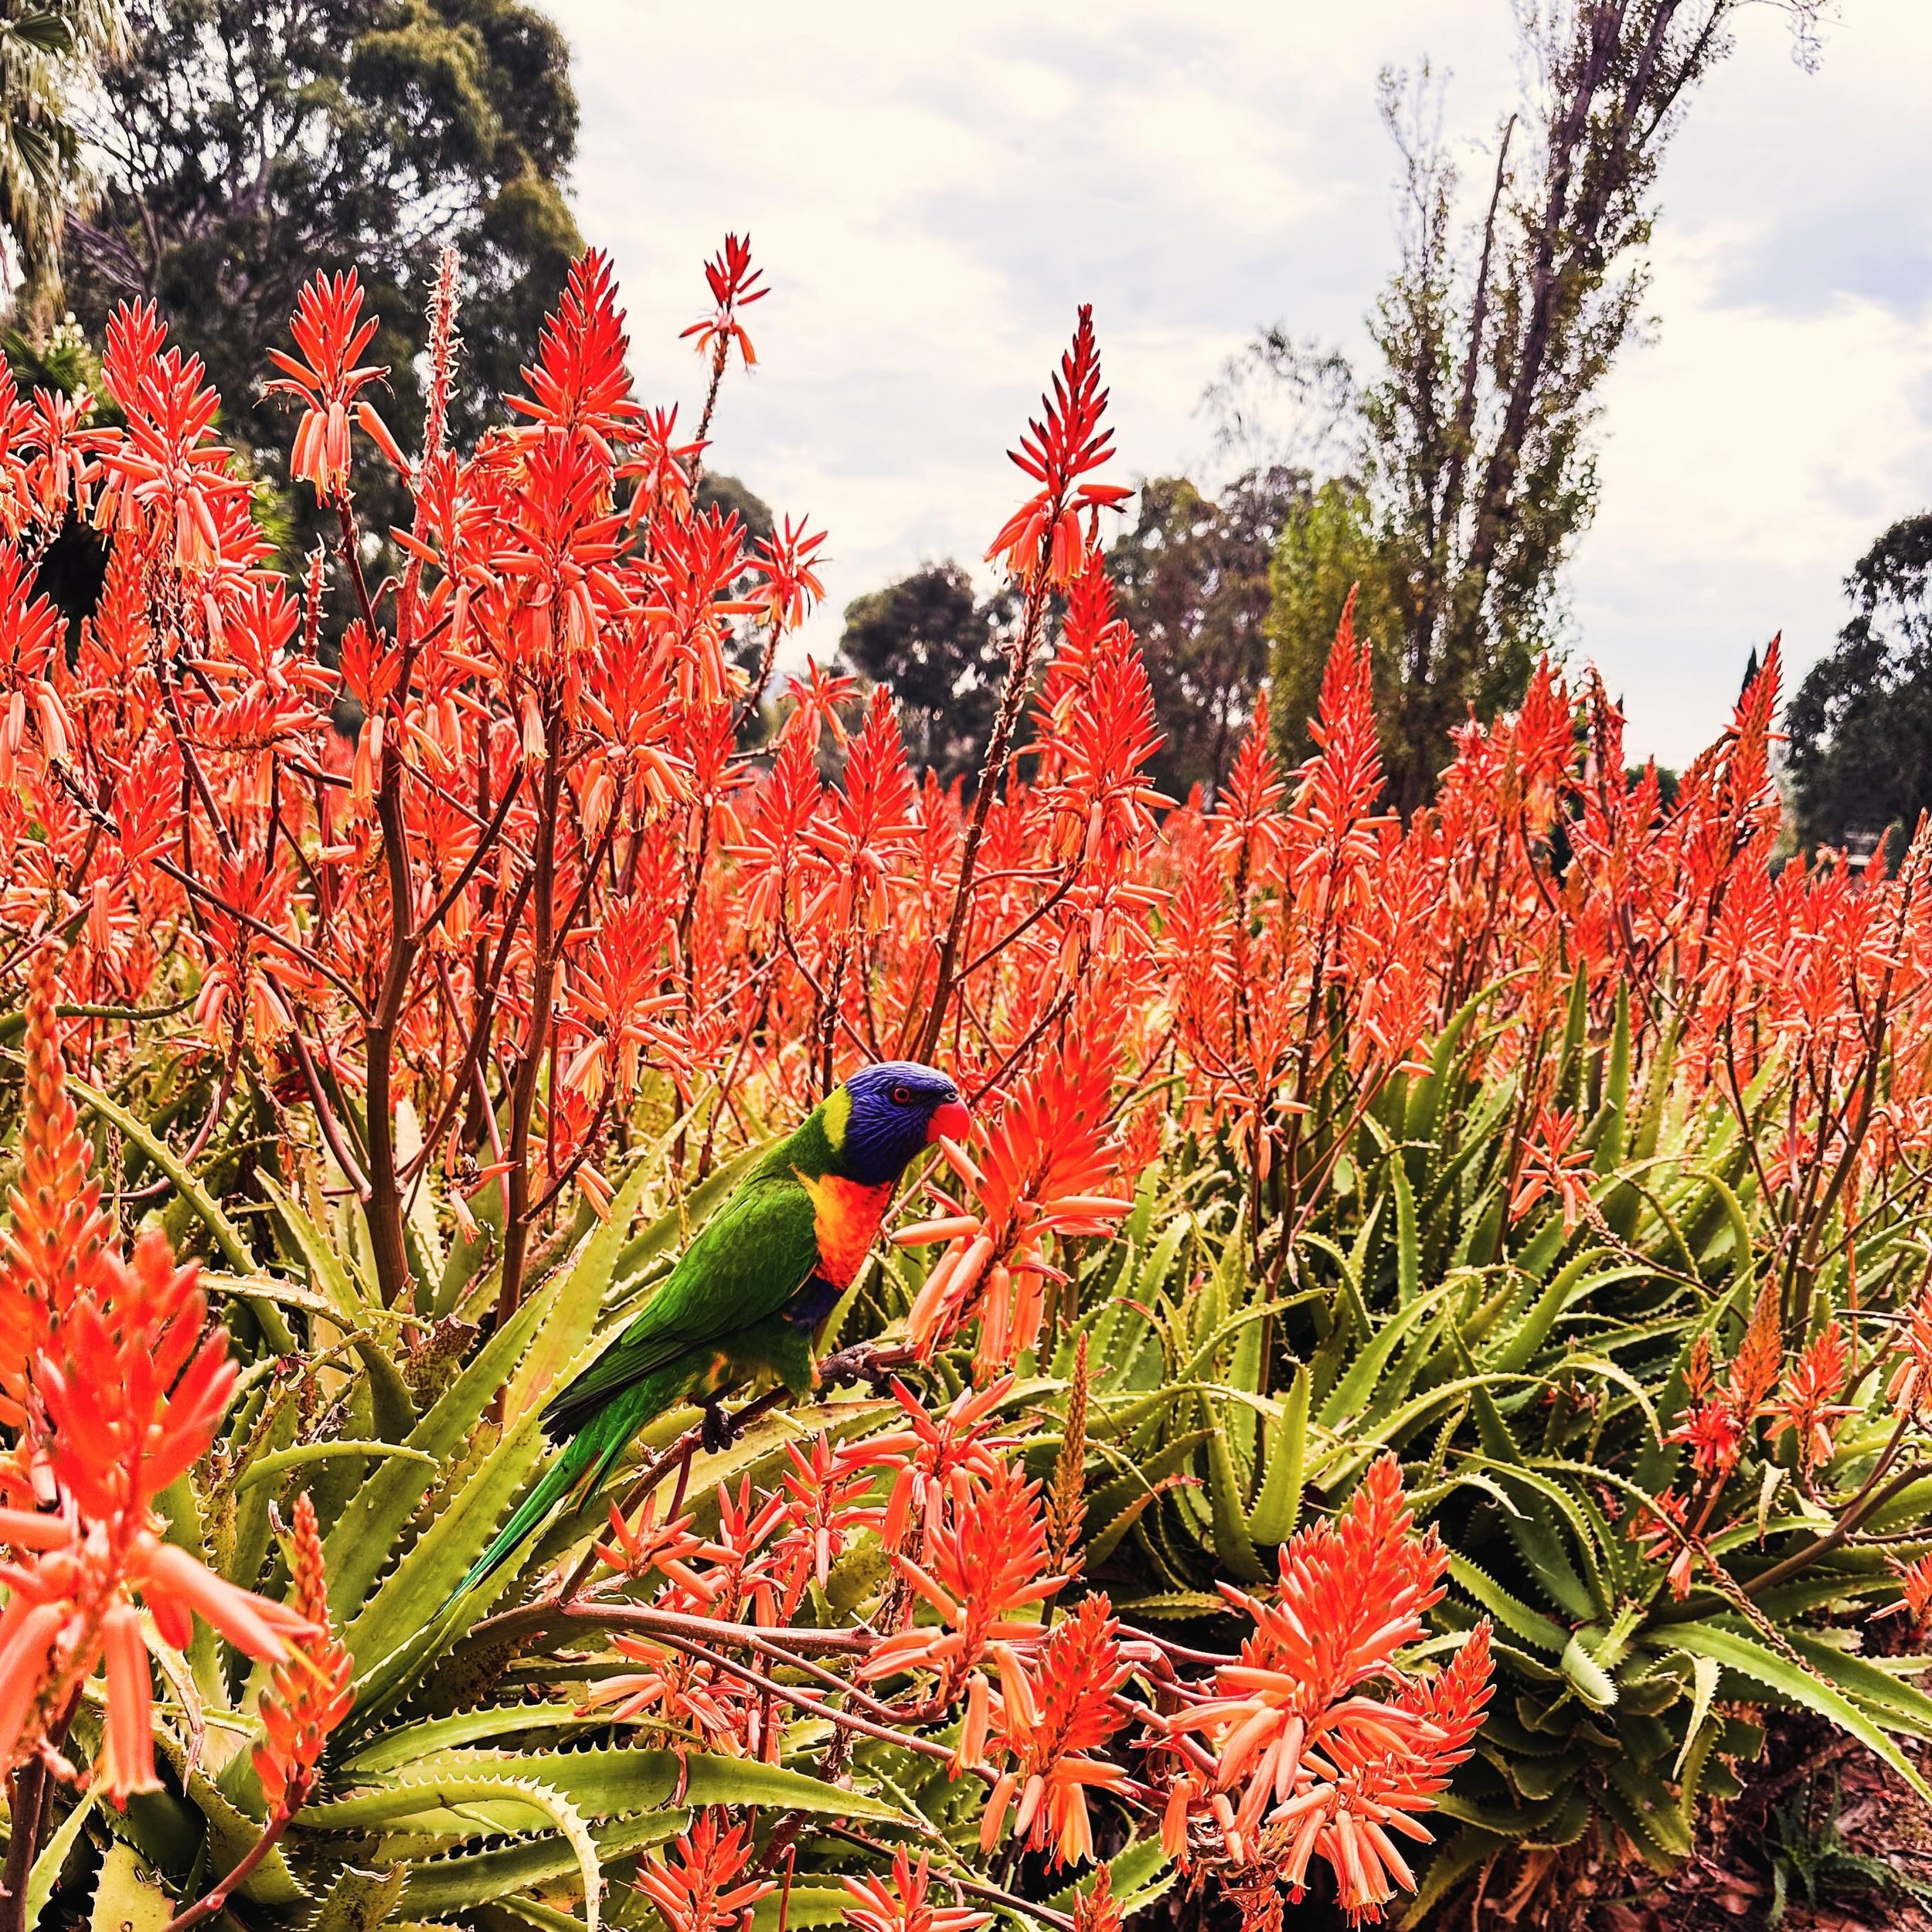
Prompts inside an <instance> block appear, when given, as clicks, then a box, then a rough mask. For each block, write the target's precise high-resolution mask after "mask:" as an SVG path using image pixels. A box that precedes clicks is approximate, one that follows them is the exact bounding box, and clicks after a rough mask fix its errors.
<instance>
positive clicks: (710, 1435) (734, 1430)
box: [698, 1402, 738, 1456]
mask: <svg viewBox="0 0 1932 1932" xmlns="http://www.w3.org/2000/svg"><path fill="white" fill-rule="evenodd" d="M737 1437H738V1425H737V1423H736V1420H735V1419H734V1418H733V1417H731V1416H729V1415H727V1414H726V1413H725V1408H724V1405H723V1403H719V1402H708V1403H706V1404H705V1409H704V1420H702V1422H701V1423H699V1426H698V1440H699V1443H700V1444H702V1447H703V1449H704V1452H705V1454H706V1455H708V1456H719V1455H723V1454H724V1452H725V1451H726V1450H727V1449H729V1448H730V1447H731V1445H732V1444H733V1442H735V1441H736V1440H737Z"/></svg>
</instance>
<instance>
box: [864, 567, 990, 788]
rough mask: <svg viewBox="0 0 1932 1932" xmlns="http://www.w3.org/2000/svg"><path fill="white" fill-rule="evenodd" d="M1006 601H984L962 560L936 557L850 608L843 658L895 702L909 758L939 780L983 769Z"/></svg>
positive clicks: (945, 781) (950, 778) (951, 779)
mask: <svg viewBox="0 0 1932 1932" xmlns="http://www.w3.org/2000/svg"><path fill="white" fill-rule="evenodd" d="M1008 617H1009V613H1008V612H1007V611H1006V609H1005V601H1004V600H1002V599H999V598H995V599H993V600H991V601H989V602H987V603H984V604H982V603H981V602H980V601H979V600H978V599H977V598H976V597H975V595H974V593H973V581H972V579H971V577H969V576H968V574H967V573H966V571H965V570H964V567H963V566H961V565H959V564H957V563H931V564H927V565H926V566H924V567H923V569H920V570H915V571H914V572H913V573H912V575H911V576H910V577H901V578H900V580H899V581H898V582H897V583H889V584H887V585H886V587H885V588H884V589H883V590H873V591H871V592H869V594H867V595H866V596H864V597H858V598H855V599H854V600H853V601H852V603H850V604H847V605H846V607H845V634H844V636H843V637H842V638H841V639H840V641H839V645H838V651H839V655H840V657H841V658H842V659H843V660H844V661H845V662H846V663H848V664H849V665H850V666H851V667H852V669H854V670H855V671H857V672H859V673H860V674H861V675H863V676H865V677H867V678H869V679H872V681H873V682H876V683H881V684H888V683H889V684H890V685H891V686H892V689H893V696H894V697H895V699H896V700H897V701H898V706H899V721H900V730H902V731H903V733H905V738H906V757H907V758H908V759H909V760H910V761H911V764H912V765H913V769H914V770H920V771H930V772H933V773H934V774H936V775H937V777H938V778H939V781H940V783H941V784H950V783H951V781H953V780H954V779H955V778H957V777H965V776H968V775H970V774H971V773H973V772H974V771H975V770H978V767H979V763H980V760H981V755H982V754H983V753H984V752H985V748H986V741H987V739H988V736H990V735H991V733H992V728H993V710H994V707H995V706H996V705H997V704H998V702H999V690H1000V679H1001V677H1002V672H1003V667H1004V662H1005V660H1004V658H1003V655H1002V651H1001V648H1000V638H1001V633H1002V627H1003V625H1004V624H1005V622H1006V621H1007V620H1008Z"/></svg>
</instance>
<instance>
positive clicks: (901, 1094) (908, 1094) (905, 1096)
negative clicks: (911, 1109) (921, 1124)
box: [893, 1087, 913, 1107]
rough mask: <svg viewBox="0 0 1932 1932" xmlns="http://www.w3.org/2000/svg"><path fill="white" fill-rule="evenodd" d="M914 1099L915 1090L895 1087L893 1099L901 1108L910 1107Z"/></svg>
mask: <svg viewBox="0 0 1932 1932" xmlns="http://www.w3.org/2000/svg"><path fill="white" fill-rule="evenodd" d="M912 1097H913V1090H912V1089H911V1088H910V1087H894V1088H893V1099H894V1100H896V1101H897V1102H898V1103H899V1104H900V1106H901V1107H905V1106H908V1105H910V1103H911V1100H912Z"/></svg>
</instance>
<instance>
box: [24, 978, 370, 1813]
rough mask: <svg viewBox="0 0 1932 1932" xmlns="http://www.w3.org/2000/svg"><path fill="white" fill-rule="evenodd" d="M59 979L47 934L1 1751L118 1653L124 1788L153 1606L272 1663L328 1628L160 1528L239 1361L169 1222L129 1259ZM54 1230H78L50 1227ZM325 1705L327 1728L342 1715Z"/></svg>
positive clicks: (108, 1778)
mask: <svg viewBox="0 0 1932 1932" xmlns="http://www.w3.org/2000/svg"><path fill="white" fill-rule="evenodd" d="M54 988H55V974H54V968H53V960H52V956H51V954H50V952H49V951H46V950H44V949H43V953H42V954H41V956H40V958H39V960H38V961H36V964H35V968H34V971H33V975H32V981H31V983H30V988H29V996H28V1029H27V1060H28V1068H29V1073H28V1085H27V1094H28V1101H27V1112H26V1118H25V1121H24V1122H23V1124H22V1166H23V1185H22V1189H21V1190H20V1191H19V1192H18V1193H16V1195H15V1197H14V1201H13V1209H14V1221H13V1226H12V1230H11V1234H10V1239H9V1242H8V1244H7V1252H6V1266H5V1270H4V1273H3V1274H0V1332H4V1333H5V1335H6V1336H7V1337H8V1345H9V1360H8V1362H6V1364H5V1386H6V1388H7V1392H8V1397H9V1401H10V1403H12V1409H13V1413H14V1415H15V1417H17V1418H18V1419H17V1420H16V1421H15V1427H16V1428H17V1429H18V1430H19V1432H20V1440H19V1445H18V1446H17V1447H16V1448H15V1450H14V1451H13V1452H12V1455H11V1457H10V1458H9V1460H8V1464H7V1466H6V1468H5V1471H3V1472H0V1480H3V1481H4V1485H5V1492H7V1495H8V1496H9V1502H8V1503H7V1505H5V1506H4V1507H0V1545H3V1546H5V1548H6V1549H8V1550H9V1552H10V1553H11V1556H10V1558H9V1560H7V1561H6V1562H5V1563H0V1583H5V1586H6V1588H7V1592H8V1595H7V1601H6V1604H5V1608H4V1609H3V1610H0V1767H3V1768H4V1769H5V1770H12V1769H13V1768H14V1767H16V1766H18V1765H19V1764H23V1763H25V1762H26V1761H27V1760H29V1759H30V1758H32V1757H33V1756H34V1755H35V1754H36V1753H37V1752H38V1751H39V1750H41V1749H42V1748H43V1740H44V1739H45V1738H46V1736H47V1735H48V1733H49V1730H50V1729H52V1730H54V1731H56V1733H59V1732H63V1731H64V1730H65V1728H66V1720H67V1719H68V1717H69V1716H70V1715H71V1713H72V1711H73V1706H74V1705H75V1702H76V1701H77V1699H78V1697H79V1696H80V1690H81V1687H82V1685H83V1684H85V1683H86V1682H87V1679H89V1678H90V1677H91V1676H92V1675H94V1672H95V1670H96V1669H97V1668H100V1666H102V1665H105V1668H106V1673H107V1732H106V1737H105V1741H104V1746H103V1748H102V1750H101V1753H100V1757H99V1758H98V1759H97V1762H96V1765H95V1767H94V1770H95V1775H96V1776H97V1777H98V1779H99V1780H100V1784H101V1787H102V1788H103V1789H104V1791H106V1793H107V1795H108V1796H109V1797H110V1798H111V1799H112V1800H113V1801H114V1802H115V1803H116V1804H121V1803H124V1801H125V1800H126V1798H127V1797H128V1794H130V1793H131V1792H134V1791H152V1790H155V1789H156V1788H157V1787H158V1783H159V1781H158V1779H157V1777H155V1756H154V1723H153V1681H152V1676H151V1665H150V1662H149V1658H148V1645H149V1642H150V1641H151V1640H150V1638H149V1637H148V1634H147V1630H146V1627H145V1624H144V1623H143V1620H142V1617H141V1609H142V1607H145V1609H146V1611H147V1612H148V1616H149V1617H151V1619H152V1622H153V1628H154V1631H155V1636H156V1637H157V1638H158V1640H159V1641H161V1642H162V1643H163V1644H165V1645H169V1646H171V1647H172V1648H175V1649H176V1650H182V1649H185V1648H186V1647H187V1645H188V1642H189V1638H190V1637H191V1636H192V1633H193V1621H194V1619H195V1617H196V1616H198V1615H199V1616H200V1617H203V1618H204V1619H206V1621H207V1622H209V1624H212V1625H213V1627H214V1628H216V1630H217V1631H219V1632H220V1633H221V1634H222V1635H223V1636H224V1637H226V1638H227V1639H228V1640H229V1641H230V1642H231V1643H233V1645H236V1648H239V1649H240V1650H242V1651H245V1652H246V1653H247V1655H250V1656H251V1657H256V1658H262V1659H264V1660H266V1661H268V1662H272V1663H277V1664H281V1663H285V1662H289V1661H290V1660H291V1657H292V1655H293V1651H292V1649H291V1646H294V1645H304V1644H307V1643H308V1642H310V1641H314V1640H315V1638H317V1637H318V1632H317V1631H316V1629H315V1625H314V1624H313V1623H312V1621H311V1617H310V1615H309V1614H308V1609H307V1607H306V1606H305V1604H300V1603H298V1606H297V1607H294V1608H288V1607H284V1605H282V1604H277V1603H272V1602H270V1601H268V1600H267V1599H265V1598H263V1597H257V1596H256V1595H254V1594H253V1593H252V1592H250V1591H248V1590H240V1589H237V1588H236V1587H235V1586H234V1585H233V1584H232V1583H226V1582H224V1581H223V1580H222V1579H221V1578H220V1577H217V1576H216V1574H215V1573H214V1572H213V1571H212V1570H209V1569H208V1568H207V1567H206V1565H204V1564H203V1563H201V1562H199V1560H197V1559H196V1558H195V1557H193V1556H190V1555H189V1553H188V1552H187V1551H185V1550H184V1549H180V1548H179V1547H178V1546H176V1545H175V1544H173V1543H165V1542H163V1541H162V1536H161V1530H162V1524H161V1522H160V1521H159V1519H158V1517H157V1516H156V1515H155V1509H154V1502H155V1498H156V1497H157V1496H158V1495H159V1494H160V1492H162V1490H164V1489H165V1488H167V1487H168V1485H170V1484H171V1483H172V1482H174V1481H175V1480H176V1478H179V1477H180V1476H181V1475H183V1474H185V1471H187V1470H188V1469H189V1468H190V1467H191V1466H192V1464H194V1463H195V1462H196V1461H198V1460H199V1458H201V1456H202V1454H204V1453H205V1452H206V1450H207V1448H208V1447H209V1444H210V1443H211V1442H212V1441H213V1438H214V1435H215V1432H216V1428H217V1427H219V1423H220V1420H221V1417H222V1413H223V1409H224V1408H225V1407H226V1403H227V1401H228V1399H229V1396H230V1394H231V1393H232V1392H233V1389H234V1386H235V1378H236V1369H235V1366H234V1364H233V1362H232V1361H231V1360H230V1358H229V1354H228V1338H227V1336H226V1335H225V1334H224V1333H223V1331H222V1330H220V1329H219V1328H215V1329H212V1330H210V1329H208V1328H206V1318H207V1302H206V1298H205V1297H204V1296H203V1294H202V1291H201V1290H200V1289H199V1287H198V1286H197V1285H196V1271H195V1270H194V1269H193V1268H192V1267H186V1268H179V1269H178V1268H176V1267H175V1265H174V1260H173V1257H172V1254H171V1253H169V1251H168V1243H167V1241H166V1239H165V1237H164V1236H162V1235H161V1234H159V1233H148V1234H145V1235H144V1236H142V1237H141V1240H139V1241H138V1243H136V1245H135V1247H134V1253H133V1254H132V1256H131V1257H128V1258H126V1259H124V1258H123V1257H122V1256H121V1254H120V1253H119V1252H118V1250H117V1244H116V1243H114V1240H112V1238H111V1230H110V1229H109V1227H108V1226H107V1223H106V1221H105V1219H104V1217H103V1216H101V1213H100V1206H99V1200H100V1196H99V1189H98V1188H97V1185H94V1183H92V1182H90V1181H89V1180H88V1179H87V1151H86V1143H85V1141H83V1140H82V1139H81V1138H80V1131H79V1128H78V1125H77V1120H76V1116H75V1111H74V1108H73V1104H72V1101H71V1099H70V1096H69V1094H68V1093H67V1090H66V1074H65V1067H64V1062H63V1055H62V1053H61V1048H60V1032H59V1028H60V1022H59V1021H58V1019H57V1018H56V1013H55V1006H54ZM56 1239H61V1240H64V1241H65V1243H66V1245H65V1246H64V1247H55V1246H53V1245H50V1243H51V1242H52V1241H53V1240H56ZM36 1504H39V1505H42V1506H40V1507H39V1508H36V1507H34V1506H33V1505H36ZM335 1715H336V1716H339V1715H340V1713H339V1712H338V1713H335ZM325 1720H326V1722H325ZM310 1721H311V1723H312V1724H313V1725H317V1726H322V1728H323V1730H325V1729H326V1723H332V1722H333V1721H334V1718H333V1717H331V1716H328V1713H326V1712H318V1713H315V1714H314V1715H313V1716H312V1717H311V1720H310ZM320 1735H321V1732H318V1740H319V1736H320Z"/></svg>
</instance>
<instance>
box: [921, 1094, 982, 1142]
mask: <svg viewBox="0 0 1932 1932" xmlns="http://www.w3.org/2000/svg"><path fill="white" fill-rule="evenodd" d="M972 1124H973V1117H972V1115H971V1114H969V1113H968V1112H967V1111H966V1104H965V1102H964V1101H963V1100H948V1101H947V1102H946V1103H945V1104H944V1106H942V1107H934V1109H933V1117H932V1119H931V1121H930V1122H929V1123H928V1124H927V1128H926V1139H927V1142H928V1144H930V1143H931V1142H932V1141H963V1140H964V1139H965V1138H966V1135H967V1134H968V1131H969V1130H970V1129H971V1127H972Z"/></svg>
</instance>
